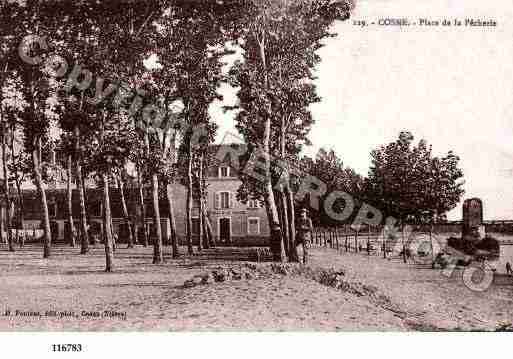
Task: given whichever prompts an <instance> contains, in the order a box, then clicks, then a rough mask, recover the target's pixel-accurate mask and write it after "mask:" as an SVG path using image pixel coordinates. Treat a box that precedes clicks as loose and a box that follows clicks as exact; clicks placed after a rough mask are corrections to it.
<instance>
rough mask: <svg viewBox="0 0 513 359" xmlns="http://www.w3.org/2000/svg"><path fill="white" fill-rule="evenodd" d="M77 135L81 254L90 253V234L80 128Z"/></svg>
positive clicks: (76, 129)
mask: <svg viewBox="0 0 513 359" xmlns="http://www.w3.org/2000/svg"><path fill="white" fill-rule="evenodd" d="M74 135H75V155H76V164H75V171H76V176H77V189H78V200H79V204H80V254H87V253H88V252H89V233H88V231H87V212H86V205H85V184H84V177H83V175H82V164H81V160H82V156H81V155H80V129H79V128H78V126H75V128H74Z"/></svg>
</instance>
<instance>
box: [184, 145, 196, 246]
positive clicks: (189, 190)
mask: <svg viewBox="0 0 513 359" xmlns="http://www.w3.org/2000/svg"><path fill="white" fill-rule="evenodd" d="M187 149H188V153H187V199H186V204H185V212H186V223H185V227H186V236H187V252H188V253H189V254H190V255H192V254H193V253H194V249H193V247H192V200H193V199H192V144H191V139H190V138H188V139H187Z"/></svg>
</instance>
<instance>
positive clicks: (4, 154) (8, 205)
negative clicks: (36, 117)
mask: <svg viewBox="0 0 513 359" xmlns="http://www.w3.org/2000/svg"><path fill="white" fill-rule="evenodd" d="M6 130H7V129H6V126H5V125H4V124H3V123H2V134H1V137H2V169H3V173H4V198H5V204H6V226H5V229H6V231H7V244H8V246H9V252H14V245H13V239H12V231H11V229H12V216H11V195H10V193H9V171H8V170H7V142H6V138H5V137H6ZM12 135H13V136H14V133H13V134H12Z"/></svg>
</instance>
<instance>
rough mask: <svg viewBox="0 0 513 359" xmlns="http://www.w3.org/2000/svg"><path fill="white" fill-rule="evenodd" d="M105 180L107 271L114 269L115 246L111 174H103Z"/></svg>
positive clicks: (104, 207) (104, 204)
mask: <svg viewBox="0 0 513 359" xmlns="http://www.w3.org/2000/svg"><path fill="white" fill-rule="evenodd" d="M102 180H103V227H104V228H105V230H104V232H105V235H104V238H105V240H104V243H105V271H106V272H112V271H113V269H114V268H113V265H114V263H113V261H114V248H113V242H112V213H111V210H110V196H109V175H108V174H107V173H103V174H102Z"/></svg>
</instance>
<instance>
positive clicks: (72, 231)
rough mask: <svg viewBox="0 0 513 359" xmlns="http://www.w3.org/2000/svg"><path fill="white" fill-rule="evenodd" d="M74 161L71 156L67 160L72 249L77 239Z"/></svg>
mask: <svg viewBox="0 0 513 359" xmlns="http://www.w3.org/2000/svg"><path fill="white" fill-rule="evenodd" d="M72 174H73V170H72V159H71V155H69V156H68V160H67V175H68V181H67V195H68V196H67V204H68V223H69V227H68V228H69V235H70V245H71V246H72V247H75V246H76V238H75V224H74V223H73V189H72V188H71V183H72Z"/></svg>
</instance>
